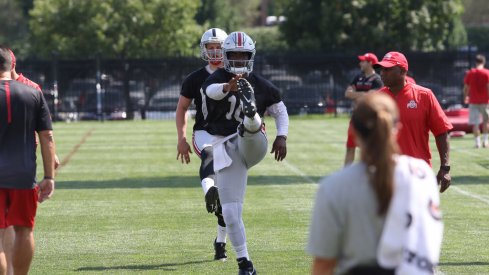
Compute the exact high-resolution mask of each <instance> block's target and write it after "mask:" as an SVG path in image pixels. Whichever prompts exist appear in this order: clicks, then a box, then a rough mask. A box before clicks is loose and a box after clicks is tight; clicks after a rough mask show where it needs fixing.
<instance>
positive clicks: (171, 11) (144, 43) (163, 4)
mask: <svg viewBox="0 0 489 275" xmlns="http://www.w3.org/2000/svg"><path fill="white" fill-rule="evenodd" d="M199 4H200V1H199V0H127V1H119V0H106V1H98V0H84V1H76V0H35V1H34V8H33V9H32V10H31V12H30V15H31V19H30V27H31V31H32V38H33V39H32V44H33V48H34V50H35V53H36V54H37V55H39V56H43V57H47V56H49V55H50V54H51V52H52V51H57V52H59V54H60V56H61V57H73V58H86V57H93V56H94V55H95V53H97V52H100V53H101V54H102V56H104V57H105V58H147V57H163V56H174V55H191V54H193V53H194V52H195V50H194V44H195V41H197V40H198V37H199V36H200V34H201V32H202V28H201V27H199V26H198V25H197V24H196V22H195V20H194V16H195V14H196V12H197V9H198V7H199Z"/></svg>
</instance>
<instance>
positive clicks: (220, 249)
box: [214, 239, 228, 261]
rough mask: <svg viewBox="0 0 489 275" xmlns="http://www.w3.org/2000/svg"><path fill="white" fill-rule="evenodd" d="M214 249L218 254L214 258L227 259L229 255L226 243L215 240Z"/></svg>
mask: <svg viewBox="0 0 489 275" xmlns="http://www.w3.org/2000/svg"><path fill="white" fill-rule="evenodd" d="M214 250H215V251H216V254H215V255H214V260H216V261H217V260H221V261H225V260H227V258H228V256H227V255H226V243H218V242H217V239H215V240H214Z"/></svg>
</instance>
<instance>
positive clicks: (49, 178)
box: [44, 176, 54, 180]
mask: <svg viewBox="0 0 489 275" xmlns="http://www.w3.org/2000/svg"><path fill="white" fill-rule="evenodd" d="M44 179H45V180H54V178H53V177H48V176H44Z"/></svg>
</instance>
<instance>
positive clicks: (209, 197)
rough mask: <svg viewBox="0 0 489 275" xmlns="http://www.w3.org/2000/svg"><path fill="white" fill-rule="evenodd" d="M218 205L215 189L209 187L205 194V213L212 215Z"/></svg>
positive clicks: (217, 194)
mask: <svg viewBox="0 0 489 275" xmlns="http://www.w3.org/2000/svg"><path fill="white" fill-rule="evenodd" d="M218 205H219V193H218V192H217V187H215V186H211V188H209V190H207V193H206V194H205V208H207V212H209V213H212V212H214V211H216V209H217V207H218Z"/></svg>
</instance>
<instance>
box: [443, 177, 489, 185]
mask: <svg viewBox="0 0 489 275" xmlns="http://www.w3.org/2000/svg"><path fill="white" fill-rule="evenodd" d="M488 183H489V176H453V177H452V184H454V185H470V184H488Z"/></svg>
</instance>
